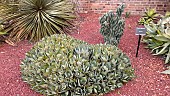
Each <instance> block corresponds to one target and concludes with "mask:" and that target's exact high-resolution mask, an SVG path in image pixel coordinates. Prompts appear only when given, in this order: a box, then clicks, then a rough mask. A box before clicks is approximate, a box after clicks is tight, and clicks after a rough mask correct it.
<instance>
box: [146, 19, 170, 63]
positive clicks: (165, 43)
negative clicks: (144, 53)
mask: <svg viewBox="0 0 170 96" xmlns="http://www.w3.org/2000/svg"><path fill="white" fill-rule="evenodd" d="M145 27H146V28H147V31H148V33H147V35H146V36H145V38H144V42H145V43H146V44H147V48H150V49H152V52H153V53H154V54H153V55H163V56H165V57H166V59H165V63H166V64H167V63H169V62H170V55H169V54H170V17H167V16H165V17H164V18H162V19H160V21H159V22H158V23H157V24H155V23H153V22H152V23H150V24H149V25H145Z"/></svg>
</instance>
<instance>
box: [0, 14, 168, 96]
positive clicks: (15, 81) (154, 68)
mask: <svg viewBox="0 0 170 96" xmlns="http://www.w3.org/2000/svg"><path fill="white" fill-rule="evenodd" d="M99 16H101V15H98V14H93V13H89V14H81V21H82V22H81V25H80V30H79V34H77V33H74V34H72V36H73V37H75V38H78V39H81V40H84V41H87V42H88V43H91V44H97V43H103V42H104V41H103V37H102V36H101V35H100V33H99V28H100V24H99V19H98V17H99ZM139 18H140V17H139V16H131V17H130V18H127V19H126V27H125V31H124V35H123V37H122V39H121V42H120V46H119V48H120V49H121V50H123V52H124V53H126V54H127V55H128V56H129V58H130V59H131V63H132V66H133V68H134V69H135V74H136V78H134V79H133V80H132V81H129V82H128V83H126V84H125V85H124V86H123V87H122V88H119V89H117V90H115V91H113V92H110V93H108V94H106V95H105V96H170V78H169V77H168V75H164V74H161V73H160V72H162V71H163V70H165V68H164V61H163V60H162V59H161V58H160V57H156V56H152V55H151V54H150V51H149V50H148V49H144V47H145V45H144V44H141V46H140V50H139V56H138V58H136V57H135V52H136V47H137V40H138V36H135V27H136V25H137V20H138V19H139ZM32 46H33V45H32V44H30V43H29V42H28V41H22V42H20V43H19V44H18V46H17V47H12V46H10V45H8V44H3V45H1V46H0V96H41V95H40V94H39V93H36V92H35V91H33V90H31V89H30V87H29V85H27V84H26V83H24V82H23V81H22V79H21V73H20V67H19V65H20V62H21V60H22V59H23V58H24V56H25V53H26V52H27V51H29V50H30V49H31V48H32Z"/></svg>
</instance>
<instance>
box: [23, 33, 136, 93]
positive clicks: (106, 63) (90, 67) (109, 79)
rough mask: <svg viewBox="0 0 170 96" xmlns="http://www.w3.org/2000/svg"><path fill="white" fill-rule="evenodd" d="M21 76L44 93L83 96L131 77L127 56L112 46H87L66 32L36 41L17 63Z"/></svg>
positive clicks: (118, 83) (105, 88)
mask: <svg viewBox="0 0 170 96" xmlns="http://www.w3.org/2000/svg"><path fill="white" fill-rule="evenodd" d="M21 72H22V79H23V80H24V81H25V82H27V83H29V84H30V85H31V87H32V89H34V90H36V91H37V92H40V93H42V94H44V95H56V96H87V95H90V94H98V95H99V94H100V95H101V94H104V93H107V92H109V91H111V90H114V89H115V88H119V87H121V86H122V85H123V83H124V82H127V81H129V80H131V79H132V78H133V77H134V71H133V69H132V67H131V63H130V61H129V58H128V57H127V56H126V55H125V54H123V53H122V52H121V51H120V50H119V49H118V48H117V47H115V46H112V45H103V44H99V45H88V44H86V43H85V42H82V41H80V40H76V39H74V38H72V37H70V36H66V35H53V36H52V37H47V38H44V39H43V40H42V41H40V42H38V43H37V44H36V45H35V46H34V47H33V48H32V49H31V50H30V51H29V52H28V53H26V58H25V59H24V60H23V61H22V64H21Z"/></svg>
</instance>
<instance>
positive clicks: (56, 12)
mask: <svg viewBox="0 0 170 96" xmlns="http://www.w3.org/2000/svg"><path fill="white" fill-rule="evenodd" d="M13 5H15V6H10V8H9V10H6V9H4V10H5V11H7V12H5V13H4V14H0V17H2V20H3V22H10V23H9V26H7V27H6V28H5V31H6V32H8V33H10V34H9V36H8V39H7V40H8V41H10V42H14V43H17V42H19V41H20V40H23V39H28V40H30V41H33V42H36V41H39V40H41V39H42V38H43V37H45V36H50V35H53V34H59V33H69V32H71V29H70V28H73V27H74V25H73V20H74V19H75V18H76V15H75V10H74V4H73V2H71V1H69V0H19V3H17V4H13ZM4 8H6V7H4ZM11 8H12V9H13V8H14V9H15V8H16V10H11ZM0 11H3V10H0ZM11 13H13V14H11Z"/></svg>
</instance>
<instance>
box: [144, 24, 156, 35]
mask: <svg viewBox="0 0 170 96" xmlns="http://www.w3.org/2000/svg"><path fill="white" fill-rule="evenodd" d="M144 26H145V28H146V29H147V31H148V32H150V33H155V32H156V29H155V28H153V27H150V26H149V25H146V24H145V25H144Z"/></svg>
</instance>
